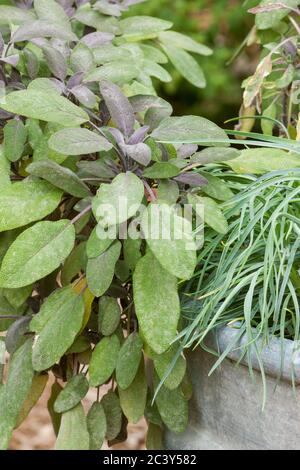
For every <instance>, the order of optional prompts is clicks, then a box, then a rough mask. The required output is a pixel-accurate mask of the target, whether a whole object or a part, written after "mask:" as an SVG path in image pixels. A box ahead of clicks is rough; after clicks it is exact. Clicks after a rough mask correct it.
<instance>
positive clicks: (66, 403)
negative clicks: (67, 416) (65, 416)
mask: <svg viewBox="0 0 300 470" xmlns="http://www.w3.org/2000/svg"><path fill="white" fill-rule="evenodd" d="M88 390H89V383H88V381H87V379H86V377H85V376H84V375H83V374H78V375H74V376H73V377H72V378H71V379H70V380H69V381H68V383H67V385H66V386H65V388H64V389H63V390H62V391H61V392H60V394H59V395H58V397H57V399H56V400H55V403H54V411H55V412H56V413H64V412H65V411H68V410H70V409H72V408H74V407H75V406H76V405H78V403H80V401H81V400H82V399H83V398H84V397H85V396H86V394H87V392H88Z"/></svg>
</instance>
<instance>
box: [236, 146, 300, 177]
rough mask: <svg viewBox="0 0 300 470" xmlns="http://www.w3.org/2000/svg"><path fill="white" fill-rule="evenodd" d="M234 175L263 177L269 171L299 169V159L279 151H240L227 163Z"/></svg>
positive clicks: (296, 156) (294, 155)
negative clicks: (248, 174)
mask: <svg viewBox="0 0 300 470" xmlns="http://www.w3.org/2000/svg"><path fill="white" fill-rule="evenodd" d="M227 165H229V166H230V167H231V168H232V169H233V171H235V172H236V173H242V174H247V173H253V174H255V175H263V174H265V173H268V172H269V171H276V170H289V169H290V168H299V167H300V157H299V155H298V154H296V153H288V152H285V151H284V150H279V149H266V148H264V149H259V148H258V149H249V150H242V151H241V153H240V156H239V157H238V158H235V159H234V160H229V161H228V162H227Z"/></svg>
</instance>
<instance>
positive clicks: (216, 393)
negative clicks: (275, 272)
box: [165, 328, 300, 450]
mask: <svg viewBox="0 0 300 470" xmlns="http://www.w3.org/2000/svg"><path fill="white" fill-rule="evenodd" d="M236 334H237V330H233V329H231V328H223V329H221V330H219V331H218V332H217V334H216V339H214V340H212V343H213V342H214V343H215V345H216V341H217V343H218V347H219V350H220V351H221V352H223V351H225V350H226V347H227V346H228V344H230V343H231V342H232V340H233V337H234V335H236ZM242 342H245V340H242ZM283 344H284V346H283V348H282V346H281V343H280V341H279V340H278V339H273V340H272V341H271V342H270V344H269V346H268V347H267V348H264V349H263V350H262V356H261V357H262V362H263V367H264V370H265V375H266V387H267V399H266V405H265V408H264V411H262V400H263V386H262V380H261V375H260V372H259V364H258V362H257V359H256V356H255V353H254V350H252V356H253V357H252V366H253V378H251V376H250V374H249V369H248V367H247V361H246V360H243V361H242V362H241V363H240V364H239V365H238V364H237V362H238V361H239V359H240V356H241V352H240V351H238V352H236V351H235V352H232V353H231V354H230V355H229V356H228V357H227V359H225V360H224V361H223V363H222V364H221V366H220V367H218V368H217V369H216V370H215V371H214V372H213V374H212V375H211V376H210V377H208V374H209V371H210V369H211V368H212V367H213V365H214V363H215V361H216V358H215V356H214V355H212V354H210V353H208V352H205V351H204V350H202V349H201V348H198V349H197V350H196V351H195V352H193V353H191V354H190V357H189V368H190V374H191V379H192V382H193V385H194V396H193V399H192V400H191V405H190V423H189V426H188V429H187V430H186V432H185V433H183V434H180V435H175V434H173V433H168V434H167V435H166V442H165V445H166V447H167V448H169V449H192V450H196V449H200V450H212V449H214V450H223V449H224V450H226V449H233V450H243V449H251V450H255V449H256V450H258V449H279V450H280V449H282V450H283V449H284V450H288V449H299V446H300V426H299V423H300V399H299V394H298V390H297V388H298V386H299V383H300V364H299V353H297V352H295V345H294V343H293V342H292V341H289V340H285V341H284V343H283ZM257 347H258V348H260V344H259V343H258V344H257ZM282 355H284V359H283V365H282V368H281V356H282ZM280 374H281V380H280V381H279V380H278V377H279V376H280ZM293 376H294V381H295V389H294V390H293V387H292V377H293Z"/></svg>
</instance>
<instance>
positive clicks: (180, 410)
mask: <svg viewBox="0 0 300 470" xmlns="http://www.w3.org/2000/svg"><path fill="white" fill-rule="evenodd" d="M156 383H158V380H156ZM156 404H157V407H158V410H159V413H160V415H161V417H162V420H163V422H164V423H165V425H166V426H167V427H168V428H169V429H170V430H171V431H172V432H175V433H181V432H183V431H185V429H186V426H187V424H188V415H189V412H188V401H187V400H186V399H185V398H184V396H183V394H182V391H181V388H180V387H178V388H175V389H174V390H169V389H168V388H166V387H164V386H162V387H161V389H160V390H159V392H158V394H157V397H156Z"/></svg>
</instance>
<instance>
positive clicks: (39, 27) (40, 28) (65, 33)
mask: <svg viewBox="0 0 300 470" xmlns="http://www.w3.org/2000/svg"><path fill="white" fill-rule="evenodd" d="M34 38H57V39H61V40H63V41H78V38H77V36H76V34H74V33H73V32H72V31H71V30H70V29H68V28H65V27H64V26H61V25H60V24H58V23H56V22H55V23H54V22H50V21H47V20H35V21H30V22H26V23H24V24H22V25H21V26H19V28H18V29H17V30H16V31H15V33H14V34H13V35H12V38H11V41H12V42H13V43H15V42H23V41H30V39H34Z"/></svg>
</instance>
